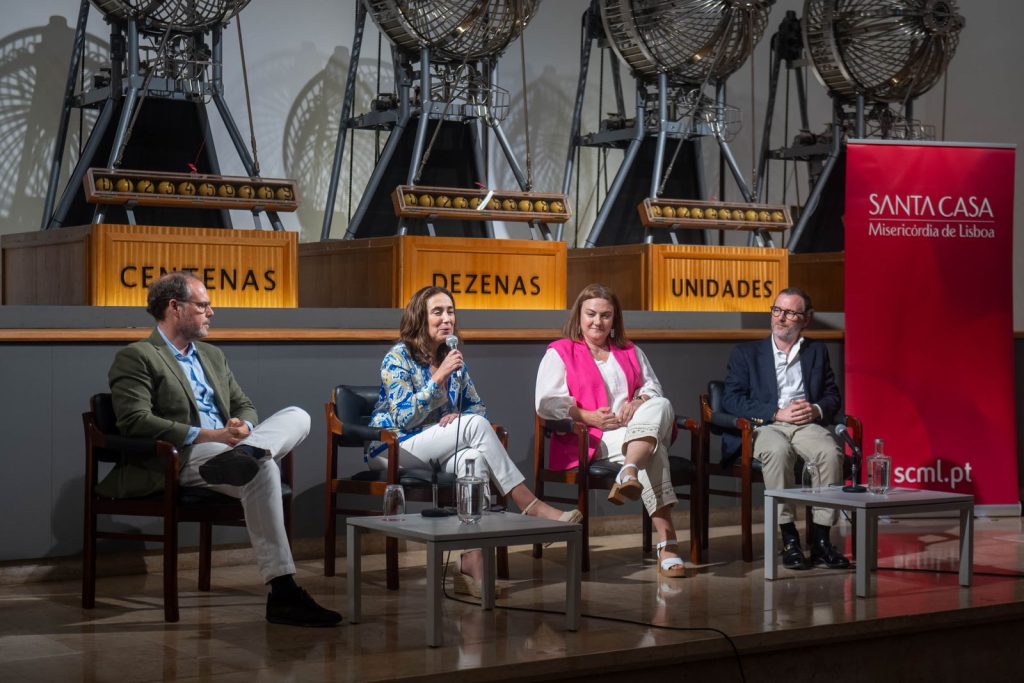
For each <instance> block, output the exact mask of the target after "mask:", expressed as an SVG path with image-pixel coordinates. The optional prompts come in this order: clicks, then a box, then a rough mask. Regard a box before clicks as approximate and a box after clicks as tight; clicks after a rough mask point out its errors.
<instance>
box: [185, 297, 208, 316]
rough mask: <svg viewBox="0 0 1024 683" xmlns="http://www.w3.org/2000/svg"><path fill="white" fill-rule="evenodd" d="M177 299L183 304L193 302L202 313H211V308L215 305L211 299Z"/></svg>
mask: <svg viewBox="0 0 1024 683" xmlns="http://www.w3.org/2000/svg"><path fill="white" fill-rule="evenodd" d="M177 301H179V302H180V303H183V304H192V305H193V306H195V307H196V308H198V309H199V310H200V311H201V312H202V313H209V312H210V309H211V308H213V306H211V305H210V302H209V301H192V300H191V299H177Z"/></svg>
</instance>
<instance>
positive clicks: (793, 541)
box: [782, 538, 811, 569]
mask: <svg viewBox="0 0 1024 683" xmlns="http://www.w3.org/2000/svg"><path fill="white" fill-rule="evenodd" d="M782 566H783V567H785V568H786V569H810V568H811V565H809V564H808V563H807V558H806V557H804V549H803V548H801V547H800V539H798V538H789V539H785V540H784V541H783V543H782Z"/></svg>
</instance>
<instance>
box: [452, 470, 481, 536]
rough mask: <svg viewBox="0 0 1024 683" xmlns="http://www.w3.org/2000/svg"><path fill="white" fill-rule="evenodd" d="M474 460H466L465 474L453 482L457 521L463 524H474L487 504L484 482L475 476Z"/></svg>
mask: <svg viewBox="0 0 1024 683" xmlns="http://www.w3.org/2000/svg"><path fill="white" fill-rule="evenodd" d="M475 469H476V460H474V459H473V458H469V459H467V460H466V474H465V475H463V476H461V477H459V479H458V481H457V482H456V483H455V493H456V500H457V503H458V512H459V521H461V522H462V523H463V524H476V523H477V522H479V521H480V516H481V515H482V514H483V511H484V507H485V506H486V505H487V502H486V498H485V495H484V494H485V492H486V490H487V489H486V488H485V486H484V485H485V484H486V482H485V481H484V480H483V479H482V478H481V477H478V476H476V471H475Z"/></svg>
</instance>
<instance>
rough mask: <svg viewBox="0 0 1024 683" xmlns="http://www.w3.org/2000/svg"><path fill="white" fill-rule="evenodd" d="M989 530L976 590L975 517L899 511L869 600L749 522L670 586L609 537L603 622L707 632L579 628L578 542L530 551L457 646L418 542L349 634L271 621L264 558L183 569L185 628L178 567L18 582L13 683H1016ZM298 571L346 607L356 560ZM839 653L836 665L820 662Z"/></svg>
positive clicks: (10, 609) (1011, 626)
mask: <svg viewBox="0 0 1024 683" xmlns="http://www.w3.org/2000/svg"><path fill="white" fill-rule="evenodd" d="M975 530H976V539H975V564H974V584H973V586H972V587H970V588H960V587H959V586H958V585H957V575H956V567H957V523H956V520H955V519H943V520H921V519H909V520H908V519H905V518H900V519H899V520H893V521H888V522H886V521H883V523H881V524H880V527H879V537H880V548H879V565H880V571H879V572H878V573H877V574H876V579H875V581H876V583H875V589H876V590H875V594H874V596H873V597H871V598H869V599H858V598H856V597H855V596H854V574H853V571H852V570H850V571H830V570H826V569H815V570H811V571H806V572H792V571H788V570H784V569H783V570H781V572H782V579H780V580H777V581H775V582H765V581H764V578H763V563H762V562H761V561H760V560H758V561H756V562H754V563H753V564H744V563H743V562H742V561H741V560H739V536H738V528H736V527H720V528H716V529H712V539H711V556H712V559H713V560H714V562H713V563H712V564H710V565H708V566H705V567H701V568H695V569H693V570H692V571H691V572H690V576H689V577H687V578H685V579H681V580H679V579H677V580H670V579H659V577H658V576H657V574H656V571H655V568H654V564H653V559H652V558H651V557H645V556H643V554H642V553H641V551H640V549H639V536H638V535H633V534H630V535H618V536H605V537H598V538H595V539H593V542H594V544H593V546H592V570H591V572H590V574H589V576H586V578H585V579H584V582H583V612H584V615H593V616H601V617H610V618H615V619H620V620H628V621H636V622H648V623H650V624H657V625H659V626H664V627H672V628H674V629H685V628H690V629H698V630H696V631H683V630H672V629H670V628H654V627H651V626H641V625H635V624H629V623H623V622H621V621H606V620H601V619H594V618H588V617H586V616H585V617H584V618H583V620H582V625H581V628H580V631H578V632H576V633H571V632H566V631H564V630H563V625H564V617H563V615H562V613H561V612H560V610H562V608H563V602H562V600H563V597H564V584H563V583H562V582H563V581H564V576H565V575H564V569H563V567H562V562H563V561H564V548H559V547H556V546H552V547H551V548H550V549H548V550H547V551H545V555H544V558H543V560H534V559H533V558H532V556H531V555H530V550H529V548H526V547H520V548H515V549H513V552H512V553H511V557H510V560H511V573H512V577H513V578H512V580H510V581H507V582H502V583H503V588H504V597H503V598H502V597H501V595H502V594H501V593H499V601H498V604H499V608H498V609H496V610H495V611H494V612H483V611H481V610H480V609H479V607H476V606H471V605H464V604H460V603H458V602H455V601H451V600H446V601H444V604H443V609H444V640H445V644H444V646H442V647H440V648H437V649H431V648H427V647H425V646H424V618H425V602H424V598H425V590H424V582H425V569H424V553H423V551H422V546H419V545H416V544H413V545H411V546H410V549H409V550H408V551H406V552H403V553H402V555H401V562H402V571H401V581H402V586H401V589H400V590H399V591H398V592H388V591H386V590H385V588H384V572H383V556H380V555H372V556H367V557H364V565H363V571H364V584H363V623H360V624H357V625H352V624H348V623H345V624H344V625H342V626H341V627H339V628H335V629H298V628H288V627H283V626H274V625H268V624H266V623H265V621H264V620H263V611H264V604H265V598H264V593H263V591H262V589H261V587H260V586H259V579H258V576H257V573H256V570H255V568H253V567H249V566H239V567H215V568H214V571H213V586H214V589H213V591H211V592H210V593H205V594H204V593H199V592H197V591H195V590H194V586H195V579H196V572H195V571H185V572H182V576H181V579H180V583H181V587H182V589H183V590H182V596H181V621H180V622H179V623H177V624H165V623H164V622H163V612H162V608H161V600H160V595H161V577H160V575H159V574H150V575H146V576H143V575H136V576H128V577H112V578H103V579H100V581H99V584H98V587H97V600H96V609H94V610H91V611H90V610H83V609H81V607H80V606H79V601H80V593H79V590H80V585H79V583H78V582H43V583H28V584H23V585H20V586H7V587H3V588H2V589H0V615H2V618H0V680H4V681H65V680H76V681H94V680H95V681H117V682H118V683H133V682H136V681H155V680H168V679H175V680H179V681H184V680H208V681H218V682H233V681H238V682H240V683H241V682H244V683H252V682H253V681H282V680H290V681H310V680H317V681H319V680H345V681H359V680H388V679H396V678H405V679H410V680H431V679H436V680H443V681H446V682H449V683H450V682H451V681H456V680H457V681H469V680H527V679H529V680H544V679H553V678H580V679H581V680H582V679H584V678H585V679H587V680H591V681H592V680H611V679H612V678H618V679H621V677H622V676H623V675H625V676H631V675H635V674H637V673H642V674H643V675H644V678H645V680H646V679H647V674H648V673H656V674H657V675H663V676H664V675H667V678H666V680H678V679H679V678H680V677H682V678H686V679H692V678H693V677H694V676H698V677H700V678H704V677H705V676H708V675H715V676H716V680H717V681H733V680H736V681H738V680H743V678H741V673H740V669H739V666H738V664H739V663H742V666H743V674H744V675H745V680H748V681H758V680H763V681H771V680H783V679H784V680H812V679H814V678H820V679H822V680H829V681H834V680H868V679H869V678H871V679H874V680H878V678H877V670H878V667H879V666H881V667H882V670H884V671H887V672H888V673H891V674H892V678H891V680H923V679H928V680H962V678H961V676H960V675H959V673H957V672H958V671H960V670H962V664H963V662H964V661H965V659H979V660H980V667H979V668H977V669H974V671H977V672H978V673H977V674H976V675H974V676H972V681H974V682H976V681H981V680H1010V679H1009V678H1007V677H1006V671H1007V669H1004V668H1003V666H1004V665H1003V664H1002V663H1001V660H1002V659H1006V660H1007V662H1008V664H1007V665H1006V666H1012V665H1014V664H1015V662H1016V661H1017V660H1018V658H1019V654H1018V652H1017V650H1018V648H1019V643H1020V640H1019V639H1017V638H1016V636H1014V635H1012V634H1014V633H1017V632H1019V631H1018V629H1019V625H1020V623H1021V622H1022V621H1024V581H1022V580H1021V577H1020V576H1018V574H1019V573H1020V572H1021V569H1022V567H1024V562H1022V559H1024V558H1022V555H1024V529H1022V523H1021V520H1020V519H1019V518H1009V519H1008V518H1003V519H986V518H979V519H978V520H977V521H976V525H975ZM841 531H842V532H843V533H844V534H848V533H849V527H848V526H846V525H845V524H843V525H842V526H841ZM759 532H760V530H759V529H758V533H759ZM755 538H757V537H755ZM844 540H846V539H844ZM848 545H849V544H848V542H847V547H848ZM759 551H760V543H759V542H755V553H757V552H759ZM298 579H299V582H300V583H301V584H302V585H303V586H304V587H305V588H307V589H308V590H309V591H310V592H311V593H312V594H313V595H314V596H315V597H316V598H317V599H318V600H320V601H321V602H322V603H323V604H325V605H327V606H329V607H332V608H335V609H337V610H339V611H344V609H345V578H344V560H343V559H342V560H341V561H340V562H339V575H338V576H336V577H334V578H330V579H328V578H325V577H323V576H322V565H321V564H320V563H318V562H315V561H306V562H301V563H299V576H298ZM449 585H450V580H449ZM449 592H450V591H449ZM503 605H504V606H512V607H516V608H523V609H541V610H550V611H551V612H552V614H536V613H530V612H522V611H512V610H507V609H501V608H500V606H503ZM992 627H994V628H995V630H994V631H992V630H991V628H992ZM709 628H713V629H718V630H720V631H722V632H724V633H726V634H728V635H729V637H730V638H731V640H732V642H733V643H734V644H735V646H736V648H738V651H739V653H740V662H739V663H738V662H737V661H736V658H735V656H734V654H733V651H732V647H731V646H730V644H729V643H728V642H727V641H726V640H725V639H724V638H723V636H722V635H719V634H718V633H714V632H711V631H708V630H700V629H709ZM993 633H994V634H995V635H993ZM942 634H948V635H949V636H950V638H945V637H944V636H943V635H942ZM965 634H975V637H971V636H969V635H965ZM975 641H977V642H975ZM929 642H930V643H932V644H933V645H932V646H931V650H929V646H928V645H927V643H929ZM947 642H951V643H956V644H957V645H956V646H955V647H950V646H949V645H946V644H944V643H947ZM879 643H885V645H884V647H881V646H879ZM922 643H924V644H922ZM910 650H912V652H911V651H910ZM844 653H849V655H848V656H847V655H845V654H844ZM900 653H903V655H904V656H902V657H901V656H900ZM809 654H812V655H814V656H816V657H817V658H818V663H817V664H815V663H814V662H812V661H810V660H811V659H813V658H814V657H812V656H809ZM869 658H870V659H871V660H876V661H871V662H869ZM878 658H881V660H880V661H877V660H878ZM844 661H845V662H855V663H856V666H857V667H859V668H858V669H851V668H849V667H846V666H845V665H844ZM825 662H827V669H820V668H817V669H816V668H815V667H820V666H822V664H824V663H825ZM801 663H802V664H801ZM801 666H803V667H804V668H801ZM808 666H809V667H810V668H809V669H808V668H807V667H808ZM872 667H874V669H875V670H876V673H875V674H869V671H871V669H872ZM1018 668H1019V667H1018ZM1010 670H1014V671H1016V669H1010ZM456 671H457V672H458V673H453V672H456ZM630 671H632V673H629V672H630ZM808 671H810V672H815V671H816V672H817V674H818V675H809V674H808V673H807V672H808ZM839 671H844V672H845V674H844V675H836V673H835V672H839ZM666 672H669V673H666ZM672 672H674V673H672ZM801 672H802V673H801ZM851 673H853V674H854V675H849V674H851ZM1019 675H1020V674H1019V671H1017V672H1016V674H1015V676H1017V677H1019ZM792 676H796V677H795V678H794V677H792ZM885 678H889V677H888V676H886V677H885Z"/></svg>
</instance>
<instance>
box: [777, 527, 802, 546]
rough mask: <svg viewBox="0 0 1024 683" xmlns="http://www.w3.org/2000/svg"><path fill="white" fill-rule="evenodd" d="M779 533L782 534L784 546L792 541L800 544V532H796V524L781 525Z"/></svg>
mask: <svg viewBox="0 0 1024 683" xmlns="http://www.w3.org/2000/svg"><path fill="white" fill-rule="evenodd" d="M779 531H780V532H781V533H782V545H786V544H787V543H789V542H790V541H796V542H797V543H799V542H800V532H799V531H797V530H796V523H794V522H787V523H786V524H780V525H779Z"/></svg>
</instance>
